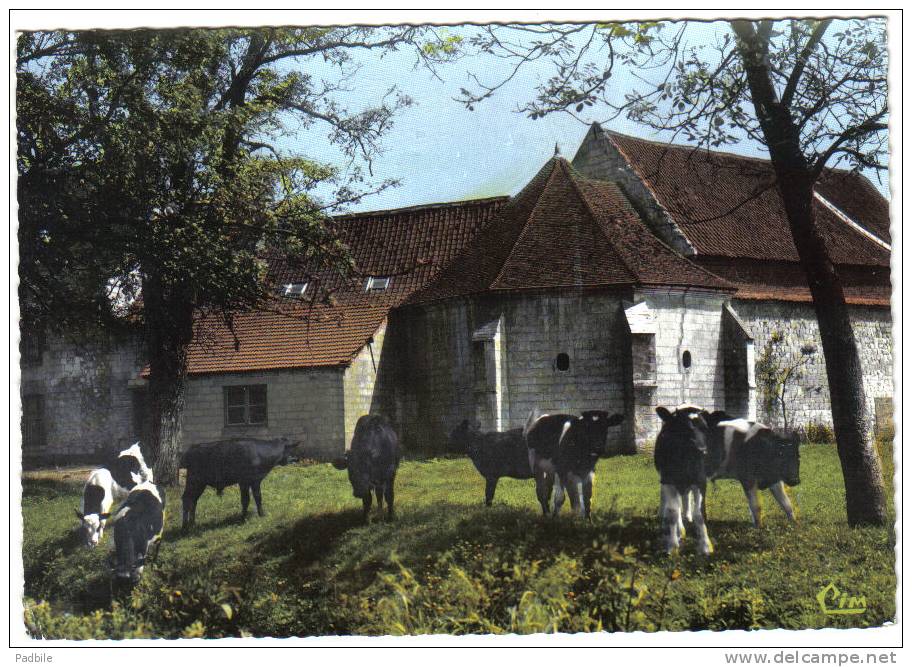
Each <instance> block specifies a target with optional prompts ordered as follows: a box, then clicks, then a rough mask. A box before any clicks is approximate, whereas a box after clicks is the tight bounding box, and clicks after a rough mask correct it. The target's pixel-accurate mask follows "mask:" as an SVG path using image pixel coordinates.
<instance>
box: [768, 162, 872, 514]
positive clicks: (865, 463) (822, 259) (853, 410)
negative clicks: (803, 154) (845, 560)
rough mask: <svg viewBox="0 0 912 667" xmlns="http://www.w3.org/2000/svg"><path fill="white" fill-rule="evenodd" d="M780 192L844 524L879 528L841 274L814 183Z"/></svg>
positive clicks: (790, 182) (798, 180) (796, 178)
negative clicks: (829, 422)
mask: <svg viewBox="0 0 912 667" xmlns="http://www.w3.org/2000/svg"><path fill="white" fill-rule="evenodd" d="M802 176H804V178H802ZM779 190H780V192H781V194H782V200H783V203H784V205H785V209H786V214H787V216H788V220H789V226H790V227H791V230H792V237H793V239H794V241H795V247H796V248H797V250H798V256H799V258H800V259H801V265H802V267H803V268H804V272H805V275H806V277H807V281H808V286H809V287H810V290H811V295H812V297H813V299H814V310H815V311H816V313H817V325H818V328H819V329H820V340H821V343H822V346H823V356H824V361H825V363H826V371H827V384H828V385H829V389H830V407H831V410H832V414H833V430H834V431H835V434H836V448H837V452H838V453H839V461H840V464H841V465H842V476H843V481H844V484H845V492H846V515H847V518H848V522H849V525H851V526H858V525H883V524H884V522H885V521H886V503H885V496H884V485H883V472H882V470H881V463H880V459H879V458H878V456H877V453H876V452H875V450H874V447H873V445H872V442H871V437H870V429H868V424H867V411H866V408H865V395H864V383H863V376H862V368H861V359H860V358H859V356H858V345H857V343H856V342H855V332H854V331H853V330H852V323H851V319H850V317H849V308H848V306H847V304H846V302H845V295H844V293H843V289H842V283H841V281H840V280H839V274H838V272H837V271H836V267H835V266H834V265H833V263H832V262H831V261H830V259H829V256H828V255H827V251H826V246H825V245H824V241H823V238H822V237H821V236H820V234H819V232H818V231H817V226H816V224H815V221H814V207H813V201H814V199H813V183H811V182H810V179H809V177H807V175H806V174H795V173H793V174H785V175H784V178H783V177H782V176H780V178H779Z"/></svg>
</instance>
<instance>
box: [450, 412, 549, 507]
mask: <svg viewBox="0 0 912 667" xmlns="http://www.w3.org/2000/svg"><path fill="white" fill-rule="evenodd" d="M450 442H451V443H452V445H453V446H454V447H455V448H457V449H459V450H460V451H463V452H465V453H466V454H467V455H468V456H469V458H470V459H472V463H474V464H475V468H476V470H478V472H479V473H481V476H482V477H484V478H485V505H487V506H488V507H490V506H491V504H492V503H493V502H494V492H495V490H496V489H497V480H499V479H500V478H501V477H512V478H513V479H532V478H533V477H534V476H535V475H534V474H533V473H532V468H531V467H530V465H529V450H528V448H527V447H526V441H525V439H524V438H523V429H521V428H515V429H513V430H510V431H506V432H504V433H500V432H498V431H492V432H490V433H481V431H480V426H476V427H475V428H474V429H473V428H471V427H470V426H469V421H468V420H467V419H466V420H463V422H462V423H461V424H460V425H459V426H457V427H456V428H455V429H454V430H453V432H452V433H450Z"/></svg>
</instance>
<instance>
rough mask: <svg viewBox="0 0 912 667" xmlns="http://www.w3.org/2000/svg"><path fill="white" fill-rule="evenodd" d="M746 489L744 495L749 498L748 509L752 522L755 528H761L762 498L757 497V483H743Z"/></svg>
mask: <svg viewBox="0 0 912 667" xmlns="http://www.w3.org/2000/svg"><path fill="white" fill-rule="evenodd" d="M741 486H742V487H744V495H745V496H747V507H748V509H750V513H751V521H753V523H754V528H759V527H760V498H759V497H758V496H757V483H756V482H753V481H744V480H742V481H741Z"/></svg>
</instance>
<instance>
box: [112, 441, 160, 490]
mask: <svg viewBox="0 0 912 667" xmlns="http://www.w3.org/2000/svg"><path fill="white" fill-rule="evenodd" d="M107 467H108V469H109V470H110V471H111V476H112V477H113V478H114V481H115V482H116V483H117V484H118V485H119V486H120V487H122V488H124V489H128V490H129V489H132V488H133V487H134V486H135V485H136V484H139V483H140V482H153V481H154V480H153V477H152V470H151V469H150V468H149V466H147V465H146V460H145V459H144V458H143V454H142V449H140V446H139V443H138V442H136V443H134V444H133V445H131V446H130V447H128V448H127V449H125V450H123V451H121V452H120V453H119V454H117V456H116V457H115V458H114V459H113V460H112V461H111V462H110V463H109V464H108V466H107Z"/></svg>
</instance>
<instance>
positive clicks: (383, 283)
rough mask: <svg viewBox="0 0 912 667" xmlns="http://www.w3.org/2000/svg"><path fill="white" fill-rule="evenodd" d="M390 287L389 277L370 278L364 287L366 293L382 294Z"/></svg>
mask: <svg viewBox="0 0 912 667" xmlns="http://www.w3.org/2000/svg"><path fill="white" fill-rule="evenodd" d="M389 286H390V277H389V276H370V277H368V279H367V283H366V284H365V286H364V289H365V291H367V292H383V291H385V290H386V289H387V288H388V287H389Z"/></svg>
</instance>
